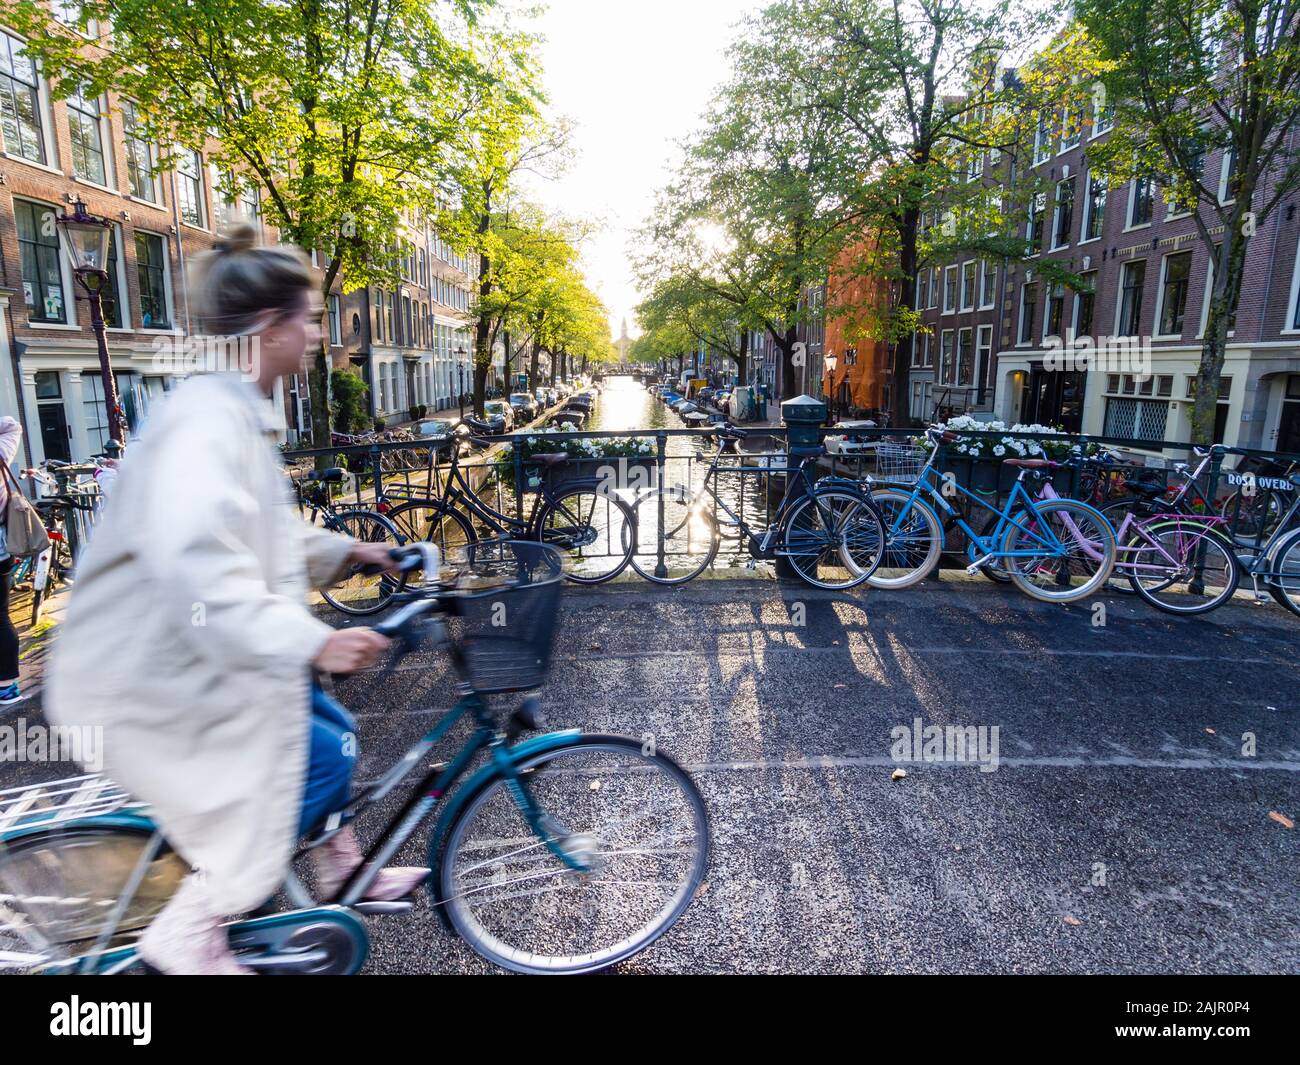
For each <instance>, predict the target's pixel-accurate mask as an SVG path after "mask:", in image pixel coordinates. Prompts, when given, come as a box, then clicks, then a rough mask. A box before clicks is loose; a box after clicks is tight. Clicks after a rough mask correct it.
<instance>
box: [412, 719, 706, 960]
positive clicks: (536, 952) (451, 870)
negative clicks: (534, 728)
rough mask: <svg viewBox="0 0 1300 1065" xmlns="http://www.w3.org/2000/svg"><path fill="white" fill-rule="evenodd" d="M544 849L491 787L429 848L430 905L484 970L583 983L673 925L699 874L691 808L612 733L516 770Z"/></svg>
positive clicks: (642, 751)
mask: <svg viewBox="0 0 1300 1065" xmlns="http://www.w3.org/2000/svg"><path fill="white" fill-rule="evenodd" d="M516 768H517V769H518V770H519V772H520V773H521V778H520V783H521V784H522V785H523V787H524V788H525V790H526V791H527V793H528V795H529V796H530V798H531V799H532V801H533V802H534V803H535V804H536V805H537V808H538V809H539V810H540V811H541V813H542V817H543V824H544V826H545V827H546V830H547V832H548V834H549V836H550V841H551V842H552V843H553V844H554V845H555V846H556V847H557V848H558V849H559V850H560V851H561V852H563V853H564V854H566V855H568V856H569V857H571V858H572V859H573V860H574V861H576V862H578V863H579V864H580V865H581V866H582V867H583V868H584V870H585V871H579V870H576V869H574V868H572V867H571V866H570V865H569V864H568V863H567V862H565V861H563V860H562V859H561V858H560V857H559V856H557V855H556V854H555V853H554V852H553V851H552V850H551V848H550V847H549V846H548V845H547V842H545V841H543V840H542V839H539V838H538V836H537V835H536V833H534V831H533V830H532V828H531V827H530V826H529V823H528V821H527V819H526V818H525V816H524V814H523V813H522V812H521V810H520V808H519V806H518V804H517V803H516V802H515V799H514V798H513V797H512V795H511V794H510V785H509V784H508V782H507V781H506V780H505V778H503V777H499V776H497V777H493V778H491V779H490V780H488V781H487V782H486V784H484V785H483V787H482V789H481V790H479V791H478V792H477V793H476V794H475V795H473V796H472V797H471V798H470V799H469V800H468V801H467V802H466V804H465V806H464V808H463V809H462V811H461V813H460V814H459V815H458V816H457V818H456V820H455V821H454V822H453V824H452V825H451V827H450V828H449V829H448V831H447V835H446V843H445V846H444V847H443V848H442V852H441V860H440V861H439V862H438V864H437V866H436V868H438V869H439V877H438V886H439V891H440V893H441V897H440V899H439V901H440V902H441V903H442V904H443V905H444V906H445V907H446V913H447V917H448V919H449V920H450V921H451V923H452V926H453V927H454V928H455V929H456V931H457V932H458V933H459V934H460V936H461V937H462V938H463V939H464V940H465V942H466V943H468V944H469V945H470V946H471V947H472V948H473V949H474V950H475V951H477V952H478V953H479V954H481V955H482V956H483V957H484V958H486V959H487V960H488V961H490V962H492V963H494V964H496V965H500V966H502V967H503V968H506V969H512V970H514V971H516V972H524V973H585V972H592V971H594V970H597V969H603V968H606V967H608V966H610V965H614V964H615V963H617V962H620V961H623V960H625V959H627V958H630V957H632V955H634V954H636V953H638V952H639V951H642V950H644V949H645V948H646V947H648V946H649V945H650V944H651V943H653V942H654V941H655V940H656V939H658V938H659V937H660V936H661V935H663V934H664V932H666V931H667V930H668V929H669V928H670V927H672V925H673V923H674V922H676V920H677V919H678V918H679V917H681V915H682V914H683V913H684V912H685V911H686V908H687V907H688V906H689V905H690V904H691V900H692V899H693V898H694V897H695V892H696V891H697V890H698V888H699V886H700V883H701V882H702V881H703V879H704V875H705V870H706V868H707V865H708V854H709V827H708V816H707V814H706V813H705V809H704V800H703V799H702V798H701V797H700V793H699V790H698V789H697V788H696V787H695V784H694V782H693V781H692V780H691V778H690V777H689V776H688V775H687V774H686V772H685V770H683V769H682V768H681V766H679V765H678V764H677V763H676V762H674V761H673V760H672V759H671V758H668V757H666V756H665V755H663V754H659V753H656V752H654V751H653V750H650V751H647V749H646V748H645V746H644V745H643V744H642V743H641V742H640V741H638V740H633V739H629V738H626V737H623V736H579V737H576V738H575V739H574V740H573V741H572V743H571V744H570V745H568V746H565V747H560V748H557V749H555V750H551V751H546V752H544V753H541V754H535V755H533V756H531V757H528V758H526V759H524V760H522V761H520V762H519V763H517V765H516Z"/></svg>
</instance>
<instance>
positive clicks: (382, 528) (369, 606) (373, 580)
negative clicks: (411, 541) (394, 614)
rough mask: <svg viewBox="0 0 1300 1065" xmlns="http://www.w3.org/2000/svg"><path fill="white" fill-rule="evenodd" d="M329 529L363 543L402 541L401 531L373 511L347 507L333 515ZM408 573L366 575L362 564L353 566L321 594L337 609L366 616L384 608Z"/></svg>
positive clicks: (399, 588) (403, 583)
mask: <svg viewBox="0 0 1300 1065" xmlns="http://www.w3.org/2000/svg"><path fill="white" fill-rule="evenodd" d="M326 527H327V528H329V529H331V530H333V531H335V532H341V533H343V534H345V535H346V536H350V537H352V539H354V540H357V541H360V542H361V543H363V544H389V545H391V546H393V547H397V546H398V545H399V544H400V543H402V539H401V537H400V536H399V535H398V532H397V530H396V529H395V528H394V527H393V526H392V525H391V524H389V522H387V521H386V520H384V518H383V517H381V516H380V515H378V514H376V513H374V512H373V511H369V510H344V511H340V512H338V513H337V514H335V515H334V516H333V517H331V518H330V519H329V521H328V523H327V525H326ZM405 583H406V576H405V575H403V576H401V577H391V576H389V575H388V574H366V573H362V572H361V567H360V566H351V567H350V568H349V569H348V572H347V573H346V574H345V575H344V576H343V579H342V580H340V581H339V582H338V583H337V584H335V585H334V587H332V588H330V589H328V590H325V589H322V591H321V596H322V597H323V598H324V599H325V602H327V603H329V605H330V606H332V607H333V608H334V609H335V610H339V611H342V612H343V613H344V614H349V615H351V616H352V617H365V616H366V615H367V614H375V613H378V612H379V611H380V610H383V609H384V607H386V606H387V605H388V604H389V603H390V602H392V599H393V596H394V595H396V594H397V592H398V591H399V590H401V588H402V587H404V586H405Z"/></svg>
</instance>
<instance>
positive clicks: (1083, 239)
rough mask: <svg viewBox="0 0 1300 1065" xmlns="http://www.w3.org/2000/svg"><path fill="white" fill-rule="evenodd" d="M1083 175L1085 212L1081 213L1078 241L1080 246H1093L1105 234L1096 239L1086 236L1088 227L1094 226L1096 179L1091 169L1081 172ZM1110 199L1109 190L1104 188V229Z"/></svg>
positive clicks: (1099, 234)
mask: <svg viewBox="0 0 1300 1065" xmlns="http://www.w3.org/2000/svg"><path fill="white" fill-rule="evenodd" d="M1081 174H1082V177H1083V211H1082V212H1081V213H1080V216H1079V240H1078V243H1080V244H1091V243H1092V242H1093V241H1094V240H1101V238H1102V237H1103V236H1104V235H1105V234H1104V233H1098V234H1097V235H1096V236H1095V237H1089V236H1085V234H1086V233H1087V232H1088V227H1089V226H1091V225H1092V183H1093V180H1094V178H1093V173H1092V170H1091V169H1089V170H1087V171H1084V172H1081ZM1109 197H1110V190H1109V189H1107V188H1105V187H1103V188H1102V190H1101V202H1102V211H1103V217H1102V225H1103V227H1104V226H1105V224H1106V223H1105V215H1104V211H1105V204H1106V201H1107V199H1108V198H1109Z"/></svg>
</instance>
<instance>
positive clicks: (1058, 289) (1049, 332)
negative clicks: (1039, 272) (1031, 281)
mask: <svg viewBox="0 0 1300 1065" xmlns="http://www.w3.org/2000/svg"><path fill="white" fill-rule="evenodd" d="M1064 317H1065V286H1064V285H1063V284H1061V282H1059V281H1056V282H1054V283H1053V284H1052V286H1051V287H1050V288H1049V289H1048V290H1047V316H1046V318H1045V320H1044V322H1043V327H1044V334H1043V335H1044V336H1049V337H1059V336H1060V335H1061V321H1062V319H1063V318H1064Z"/></svg>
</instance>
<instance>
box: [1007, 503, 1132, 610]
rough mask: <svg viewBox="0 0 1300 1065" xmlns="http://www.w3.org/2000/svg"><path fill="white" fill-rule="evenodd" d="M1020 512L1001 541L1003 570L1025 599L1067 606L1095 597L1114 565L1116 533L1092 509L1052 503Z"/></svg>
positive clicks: (1079, 504) (1039, 504)
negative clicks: (1031, 510) (1033, 512)
mask: <svg viewBox="0 0 1300 1065" xmlns="http://www.w3.org/2000/svg"><path fill="white" fill-rule="evenodd" d="M1034 511H1035V512H1036V516H1035V514H1031V513H1028V512H1024V511H1022V512H1021V513H1020V514H1018V515H1016V517H1015V519H1014V521H1013V522H1012V524H1010V525H1009V526H1008V527H1007V531H1006V535H1005V536H1004V537H1003V540H1002V553H1003V557H1002V559H1001V562H1002V564H1003V565H1004V566H1005V567H1006V571H1007V574H1008V575H1009V576H1010V577H1011V581H1012V583H1013V584H1015V585H1016V587H1017V588H1019V589H1020V590H1021V591H1022V592H1024V593H1025V594H1026V595H1028V596H1031V597H1032V598H1034V599H1041V600H1043V601H1045V602H1049V603H1070V602H1073V601H1074V600H1076V599H1083V598H1084V597H1085V596H1089V595H1092V594H1093V593H1094V592H1097V591H1099V590H1100V589H1101V588H1102V587H1103V586H1104V585H1105V583H1106V578H1107V577H1109V576H1110V572H1111V569H1112V568H1113V567H1114V565H1115V553H1116V548H1115V530H1114V529H1112V528H1111V527H1110V522H1108V521H1107V520H1106V519H1105V517H1103V516H1102V514H1101V512H1100V511H1099V510H1097V509H1096V508H1095V507H1091V506H1089V505H1088V504H1087V503H1080V502H1079V501H1078V500H1075V499H1053V500H1049V501H1047V502H1043V503H1037V504H1035V505H1034Z"/></svg>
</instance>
